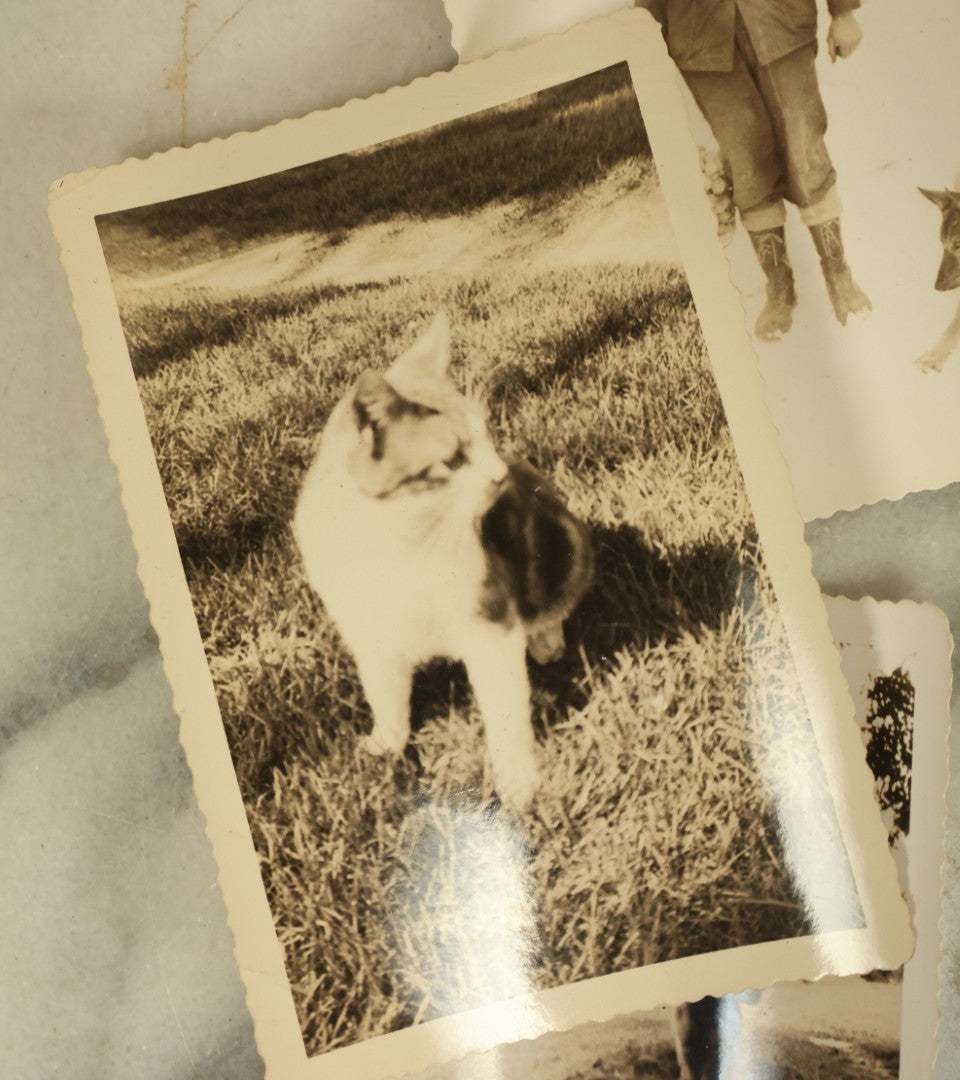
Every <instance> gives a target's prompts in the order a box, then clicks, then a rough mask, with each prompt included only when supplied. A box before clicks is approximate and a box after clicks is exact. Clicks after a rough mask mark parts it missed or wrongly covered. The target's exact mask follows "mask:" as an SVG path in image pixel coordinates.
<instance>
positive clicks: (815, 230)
mask: <svg viewBox="0 0 960 1080" xmlns="http://www.w3.org/2000/svg"><path fill="white" fill-rule="evenodd" d="M810 235H811V236H812V237H813V243H814V245H815V246H816V249H817V254H818V255H819V256H820V269H821V270H822V271H823V279H824V281H826V283H827V293H828V294H829V296H830V303H831V304H833V311H834V314H835V315H836V316H837V321H838V322H839V323H840V325H841V326H846V325H847V318H848V317H849V316H850V315H856V314H857V312H859V311H870V310H871V308H872V307H873V305H872V304H871V303H870V300H869V298H868V297H867V295H866V293H864V291H863V290H862V289H861V288H860V286H859V285H857V283H856V282H855V281H854V280H853V274H851V273H850V267H849V266H847V260H846V258H845V257H844V253H843V240H842V238H841V236H840V219H839V218H834V219H833V220H832V221H825V222H824V223H823V224H822V225H811V226H810Z"/></svg>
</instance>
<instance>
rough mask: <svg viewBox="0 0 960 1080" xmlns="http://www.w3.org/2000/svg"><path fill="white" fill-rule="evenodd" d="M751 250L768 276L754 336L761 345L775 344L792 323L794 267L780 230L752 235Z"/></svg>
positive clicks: (794, 299)
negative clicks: (788, 256)
mask: <svg viewBox="0 0 960 1080" xmlns="http://www.w3.org/2000/svg"><path fill="white" fill-rule="evenodd" d="M749 235H750V239H751V241H752V242H753V249H754V251H756V253H757V258H758V259H759V260H760V266H761V267H762V268H763V272H764V274H766V276H767V302H766V304H764V306H763V310H762V311H761V312H760V314H759V315H758V316H757V323H756V326H755V327H754V333H755V334H756V335H757V337H758V338H759V339H760V340H761V341H776V340H777V339H778V338H779V337H780V336H781V335H782V334H785V333H786V332H787V331H788V330H789V329H790V325H791V324H792V322H793V309H794V308H795V307H796V305H797V294H796V290H795V289H794V287H793V267H792V266H791V265H790V260H789V259H788V258H787V244H786V240H785V239H784V235H783V226H782V225H780V226H778V227H777V228H774V229H760V230H758V231H757V232H751V233H750V234H749Z"/></svg>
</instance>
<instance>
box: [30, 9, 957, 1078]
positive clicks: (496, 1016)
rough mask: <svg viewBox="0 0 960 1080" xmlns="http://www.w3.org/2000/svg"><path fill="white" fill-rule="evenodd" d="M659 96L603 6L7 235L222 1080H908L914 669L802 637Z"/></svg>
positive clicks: (759, 399)
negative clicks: (133, 551)
mask: <svg viewBox="0 0 960 1080" xmlns="http://www.w3.org/2000/svg"><path fill="white" fill-rule="evenodd" d="M452 6H453V5H451V7H452ZM468 6H469V5H468ZM610 6H615V5H610ZM732 7H733V5H731V9H732ZM452 17H453V22H454V28H455V33H456V31H457V25H458V18H461V17H462V18H466V16H465V15H464V14H463V12H462V11H459V10H458V12H454V13H452ZM461 25H462V24H461ZM683 93H684V91H683V90H682V87H681V82H680V80H679V79H678V76H677V70H676V67H675V66H674V64H673V62H672V61H671V59H670V57H669V56H668V53H667V49H666V47H665V44H664V39H663V36H662V34H661V31H660V28H659V26H658V24H657V23H656V22H655V20H654V19H653V18H651V16H650V14H649V13H648V12H646V11H633V10H628V11H619V12H616V13H614V14H611V15H608V16H606V17H604V18H601V19H597V20H594V21H591V22H588V23H585V24H581V25H578V26H575V27H573V28H572V29H569V30H567V31H566V32H564V33H562V34H558V35H553V36H549V37H546V38H543V39H541V40H537V41H535V42H533V43H531V44H528V45H524V46H523V47H520V48H517V49H514V50H512V51H507V52H500V53H497V54H496V55H494V56H492V57H489V58H487V59H481V60H478V61H476V62H474V63H469V64H465V65H463V66H461V67H458V68H456V69H455V70H454V71H452V72H450V73H446V74H441V75H437V76H434V77H432V78H430V79H426V80H420V81H418V82H416V83H414V84H413V85H411V86H410V87H407V88H404V89H398V90H393V91H390V92H388V93H386V94H384V95H381V96H379V97H376V98H372V99H370V100H367V101H353V102H351V103H349V104H348V105H346V106H344V107H343V108H341V109H338V110H335V111H332V112H328V113H318V114H313V115H311V116H308V117H306V118H304V119H301V120H298V121H288V122H285V123H283V124H280V125H279V126H277V127H273V128H269V129H266V130H264V131H261V132H259V133H256V134H239V135H236V136H234V137H233V138H230V139H228V140H226V141H220V142H216V143H210V144H205V145H200V146H197V147H194V148H192V149H190V150H176V151H171V152H170V153H169V154H164V155H159V156H156V157H153V158H151V159H149V160H147V161H128V162H126V163H125V164H123V165H120V166H116V167H112V168H107V169H104V170H101V171H91V172H87V173H82V174H78V175H73V176H68V177H66V178H64V179H63V180H61V181H59V182H58V183H57V184H56V185H54V187H53V188H52V190H51V195H50V214H51V219H52V222H53V226H54V230H55V232H56V234H57V237H58V239H59V241H60V244H61V248H62V258H63V263H64V266H65V269H66V271H67V274H68V277H69V279H70V284H71V288H72V291H73V296H74V302H75V307H76V311H77V316H78V319H79V321H80V324H81V327H82V331H83V337H84V343H85V348H86V351H87V354H88V357H89V367H90V372H91V376H92V379H93V382H94V385H95V388H96V391H97V395H98V399H99V403H100V409H101V413H102V417H103V421H104V424H105V427H106V431H107V435H108V438H109V442H110V449H111V454H112V456H113V459H114V461H115V463H116V466H117V469H118V471H119V474H120V478H121V482H122V488H123V499H124V504H125V507H126V511H127V514H128V518H129V521H130V525H131V528H132V531H133V535H134V539H135V542H136V545H137V549H138V552H139V560H140V561H139V570H140V575H141V578H142V581H143V585H144V589H145V591H146V594H147V598H148V600H149V603H150V609H151V618H152V621H153V625H154V627H155V629H156V631H157V634H158V637H159V640H160V646H161V650H162V653H163V659H164V665H165V670H166V673H167V676H168V678H169V681H170V684H171V686H172V688H173V693H174V700H175V703H176V707H177V710H178V713H179V716H180V718H181V738H182V742H183V746H184V749H185V751H186V754H187V757H188V760H189V764H190V766H191V769H192V771H193V776H194V784H195V789H196V793H197V798H198V800H199V803H200V807H201V809H202V810H203V812H204V814H205V816H206V821H207V831H208V835H209V837H210V840H211V843H212V845H213V850H214V854H215V856H216V860H217V865H218V869H219V881H220V885H221V888H222V890H223V894H224V898H225V901H226V906H227V910H228V917H229V922H230V925H231V928H232V930H233V933H234V936H235V941H236V959H237V963H238V966H239V969H240V972H241V975H242V977H243V979H244V982H245V984H246V989H247V1001H248V1005H249V1008H250V1011H251V1013H252V1015H253V1019H254V1023H255V1029H256V1038H257V1043H258V1047H259V1049H260V1052H261V1054H262V1056H263V1059H264V1062H265V1065H266V1070H267V1075H268V1076H269V1077H282V1078H285V1080H286V1078H298V1077H304V1078H306V1077H329V1078H339V1077H342V1078H357V1080H383V1078H387V1077H399V1076H407V1075H412V1074H422V1075H423V1076H424V1077H425V1078H426V1077H431V1078H435V1080H438V1078H440V1077H443V1078H447V1080H456V1078H461V1077H462V1078H468V1077H469V1078H474V1077H484V1078H493V1077H500V1076H505V1077H509V1076H521V1075H522V1076H524V1077H529V1078H530V1080H547V1078H551V1080H575V1078H582V1080H586V1078H588V1077H589V1078H601V1077H612V1078H621V1077H622V1078H626V1077H671V1076H675V1075H677V1074H678V1072H679V1074H680V1075H682V1076H686V1077H709V1076H718V1075H723V1076H730V1077H739V1076H743V1077H748V1076H749V1077H754V1076H778V1077H794V1076H796V1077H813V1076H823V1077H826V1076H830V1077H861V1076H862V1077H892V1076H896V1075H897V1071H898V1068H899V1069H900V1075H901V1076H904V1077H906V1076H909V1077H922V1076H929V1075H931V1070H932V1062H933V1047H934V1031H933V1026H935V1018H936V975H935V969H936V964H937V955H938V948H939V946H938V937H937V920H938V911H939V870H940V860H941V851H942V818H943V791H944V787H945V783H946V761H945V746H946V724H947V718H948V700H949V686H950V666H949V635H948V631H947V627H946V624H945V622H944V620H943V619H942V617H940V616H939V615H938V613H937V612H936V611H934V610H933V609H929V608H924V607H917V606H905V607H904V606H892V605H879V604H874V603H872V602H864V603H859V604H857V603H852V602H850V601H832V602H830V603H829V604H828V605H825V604H824V601H823V598H822V597H821V595H820V591H819V589H818V586H817V584H816V582H815V580H814V578H813V575H812V572H811V568H810V553H809V550H808V549H807V547H806V546H805V544H804V540H803V531H802V520H801V516H800V513H799V512H798V510H797V508H796V502H795V498H796V496H795V491H794V486H793V483H792V479H791V472H790V471H788V466H787V462H786V461H785V459H784V457H783V456H782V455H781V442H780V438H779V435H778V431H777V427H776V426H775V424H774V421H773V420H772V419H771V414H770V412H769V411H768V399H769V396H770V395H769V394H767V395H766V396H765V388H764V380H763V378H762V377H761V371H760V367H759V366H758V361H757V355H756V351H755V348H754V345H753V344H752V343H751V339H750V335H749V333H748V329H747V322H746V316H745V310H744V306H743V303H742V301H741V298H740V295H739V294H738V292H737V290H736V288H735V286H734V284H733V283H732V281H731V271H730V265H729V263H728V259H727V254H726V252H725V250H724V247H723V245H722V244H721V242H720V238H719V236H718V228H717V218H716V216H715V213H714V210H715V209H716V208H717V199H714V200H713V202H711V200H710V199H708V198H707V197H706V196H705V194H704V186H705V185H704V173H703V171H702V168H701V165H702V164H703V163H704V161H710V160H711V159H710V158H709V155H708V156H707V157H704V156H703V155H701V154H700V153H699V148H698V145H697V143H698V140H697V139H695V138H694V137H693V136H692V134H691V125H690V120H689V113H688V105H687V103H685V99H684V97H683ZM708 186H710V177H709V176H708ZM722 194H723V184H722V183H721V184H720V185H719V187H717V189H716V190H715V191H714V195H722ZM721 201H722V200H721ZM814 224H818V225H819V224H823V223H814ZM774 228H775V227H774ZM828 254H829V253H828ZM848 300H849V297H848ZM850 313H851V314H855V312H852V311H851V312H850ZM749 317H750V321H751V324H752V323H753V321H754V319H755V317H756V312H754V311H752V310H751V312H750V316H749ZM798 319H799V315H798ZM799 329H802V327H800V328H799ZM790 364H792V365H793V368H794V373H795V372H796V361H795V358H794V357H791V358H790ZM778 394H779V390H777V391H776V393H775V394H774V397H776V396H777V395H778ZM833 434H834V435H835V436H836V437H838V438H843V437H844V433H843V432H842V431H837V432H834V433H833ZM783 449H784V451H786V449H787V448H786V446H784V447H783ZM788 456H789V455H788ZM792 464H793V462H792V459H791V466H792ZM793 480H794V481H795V480H796V478H795V477H794V478H793ZM818 490H819V489H818ZM838 646H839V648H838ZM918 789H919V790H920V791H921V793H922V798H920V799H915V800H913V803H912V804H911V791H912V790H918ZM911 913H912V914H913V918H911ZM914 927H916V929H917V931H918V933H917V934H916V935H915V933H914ZM915 937H916V941H917V952H916V956H915V959H914V960H912V961H911V962H910V965H909V966H908V967H907V969H906V973H903V972H902V971H901V965H903V964H904V962H906V961H907V960H908V959H909V958H910V957H911V955H912V954H913V952H914V947H915ZM931 994H932V995H933V998H932V1000H931V998H930V995H931ZM901 1013H902V1014H903V1016H904V1017H905V1018H907V1019H905V1021H904V1031H907V1030H909V1032H910V1038H909V1039H907V1038H904V1041H903V1047H902V1052H901V1049H900V1038H899V1033H900V1023H901ZM898 1062H899V1065H898Z"/></svg>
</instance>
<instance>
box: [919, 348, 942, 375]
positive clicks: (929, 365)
mask: <svg viewBox="0 0 960 1080" xmlns="http://www.w3.org/2000/svg"><path fill="white" fill-rule="evenodd" d="M946 359H947V353H945V352H944V351H943V349H936V348H934V349H927V351H926V352H925V353H924V354H923V356H918V357H917V359H916V360H914V363H915V364H916V365H917V367H918V368H919V369H920V370H921V371H922V372H924V373H926V372H928V371H943V365H944V363H945V361H946Z"/></svg>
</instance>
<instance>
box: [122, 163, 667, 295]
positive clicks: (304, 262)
mask: <svg viewBox="0 0 960 1080" xmlns="http://www.w3.org/2000/svg"><path fill="white" fill-rule="evenodd" d="M647 261H655V262H678V261H679V255H678V253H677V249H676V242H675V239H674V235H673V231H672V229H671V228H670V224H669V221H668V218H667V213H666V207H665V206H664V204H663V199H662V195H661V194H660V192H659V190H658V189H657V188H656V187H655V186H653V185H652V184H650V183H647V184H646V185H644V186H642V187H638V186H636V185H635V184H634V183H632V182H631V177H630V176H629V174H627V173H626V171H625V170H619V171H614V172H613V173H611V174H610V175H608V176H607V177H605V178H604V179H603V180H602V181H600V182H599V183H597V184H595V185H593V186H592V187H591V188H590V189H588V190H587V191H585V192H581V193H578V194H576V195H574V196H572V197H570V198H568V199H567V200H565V201H564V202H561V203H559V204H558V205H556V206H554V207H551V208H550V209H548V210H544V211H539V212H535V211H531V210H529V209H528V208H526V207H525V206H523V205H521V204H519V203H509V204H506V205H500V206H491V207H486V208H484V209H483V210H480V211H478V212H476V213H473V214H470V215H464V216H456V217H444V218H431V219H428V220H417V219H412V218H394V219H392V220H390V221H387V222H381V223H378V224H373V225H365V226H362V227H361V228H358V229H354V230H352V231H351V232H349V233H347V234H346V235H345V236H344V237H342V238H341V237H332V238H331V237H328V236H322V235H317V234H314V233H296V234H292V235H290V236H287V237H284V238H282V239H279V240H272V241H269V242H266V243H257V244H256V245H253V246H250V247H248V248H247V249H245V250H243V251H241V252H238V253H236V254H233V255H229V256H225V257H222V258H216V259H211V260H209V261H206V262H203V263H199V264H197V265H194V266H189V267H186V268H185V269H180V270H177V271H174V272H172V273H167V274H159V275H151V276H149V277H127V278H124V279H122V280H121V281H118V282H117V286H118V288H121V289H123V291H125V292H126V291H127V290H130V291H135V292H140V293H143V292H149V293H150V294H151V298H153V299H158V298H160V297H161V296H163V294H167V295H169V293H171V292H180V291H181V290H184V289H203V290H206V291H209V292H214V293H218V294H221V295H222V294H233V293H248V292H251V291H258V292H259V291H272V290H276V289H278V288H281V289H288V288H300V287H305V286H310V285H321V284H325V283H328V282H337V283H339V284H344V285H349V284H355V283H357V282H361V281H382V280H385V279H388V278H393V277H410V276H413V275H417V274H423V273H429V272H432V271H438V270H439V271H445V272H448V273H451V274H453V275H455V276H460V275H463V276H472V275H475V274H477V273H480V272H483V271H484V270H489V269H492V268H494V267H495V266H504V265H505V264H506V265H509V264H511V263H520V262H522V263H523V264H524V265H525V266H526V267H527V268H535V269H552V268H556V267H560V266H587V265H591V264H597V263H645V262H647Z"/></svg>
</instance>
